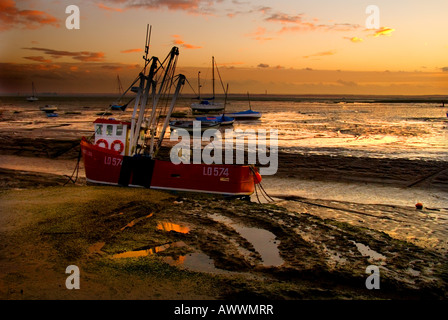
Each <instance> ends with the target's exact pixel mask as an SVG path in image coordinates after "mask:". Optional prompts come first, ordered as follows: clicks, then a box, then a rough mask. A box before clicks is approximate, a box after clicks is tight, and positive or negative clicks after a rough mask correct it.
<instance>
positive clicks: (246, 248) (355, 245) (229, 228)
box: [0, 186, 448, 299]
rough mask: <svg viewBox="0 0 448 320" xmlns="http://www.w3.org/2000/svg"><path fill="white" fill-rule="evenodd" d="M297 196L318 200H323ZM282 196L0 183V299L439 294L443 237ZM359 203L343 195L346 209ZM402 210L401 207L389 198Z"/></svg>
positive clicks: (442, 290) (442, 291) (443, 279)
mask: <svg viewBox="0 0 448 320" xmlns="http://www.w3.org/2000/svg"><path fill="white" fill-rule="evenodd" d="M286 202H288V201H286ZM308 202H309V203H313V204H316V205H320V206H321V207H320V208H321V209H325V208H322V207H323V206H325V205H326V206H328V207H330V206H334V203H333V204H331V203H329V202H328V203H326V204H324V203H323V202H319V203H317V202H312V201H311V202H310V201H308ZM289 203H290V201H289ZM282 204H283V205H284V204H285V201H283V202H282V201H279V202H278V203H277V204H258V203H253V202H248V201H242V200H229V199H222V198H216V197H212V196H206V195H202V196H198V197H194V198H193V197H191V195H190V194H169V193H165V192H158V191H154V190H148V189H127V188H118V187H85V186H65V187H60V186H57V187H42V188H38V189H21V190H4V191H2V193H1V212H2V215H1V227H0V232H1V238H2V242H1V257H2V260H1V261H2V262H1V269H2V273H1V278H0V294H1V297H2V299H237V298H239V297H245V298H252V299H259V298H266V299H446V298H447V274H448V273H447V272H448V270H447V266H448V264H447V262H448V261H447V257H446V250H442V251H439V250H436V247H444V246H445V245H446V242H445V243H444V242H443V240H440V239H439V240H440V241H439V242H438V243H439V244H438V245H435V246H433V247H430V246H428V247H425V246H421V245H418V243H417V244H414V243H412V241H406V240H405V239H400V238H399V237H393V236H391V235H389V234H388V233H386V232H380V231H377V230H375V229H373V228H370V226H369V225H364V226H360V225H358V226H356V225H352V224H348V223H345V222H341V221H338V220H337V219H329V218H322V217H319V216H317V215H316V214H310V213H306V212H305V211H306V210H303V209H304V208H302V210H300V209H298V208H296V209H286V208H285V207H283V206H280V205H282ZM340 205H342V204H340ZM341 208H342V207H340V209H341ZM346 209H348V208H346ZM364 209H366V208H365V207H362V206H358V207H357V206H356V205H354V204H351V205H350V210H351V211H361V210H364ZM389 209H390V208H389ZM406 210H411V209H410V208H397V212H403V211H406ZM414 210H415V209H414ZM366 214H368V212H367V213H366ZM435 236H437V235H435ZM428 237H430V235H428ZM69 265H75V266H77V267H79V270H80V289H79V290H67V288H66V285H65V281H66V279H67V277H68V275H67V274H65V270H66V268H67V266H69ZM369 266H376V267H378V270H379V281H380V282H379V284H380V288H379V289H372V290H369V289H367V287H366V281H367V279H368V277H369V275H370V273H366V269H367V268H368V267H369Z"/></svg>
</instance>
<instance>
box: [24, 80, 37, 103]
mask: <svg viewBox="0 0 448 320" xmlns="http://www.w3.org/2000/svg"><path fill="white" fill-rule="evenodd" d="M31 87H32V90H33V93H32V96H31V97H28V98H26V100H27V101H29V102H34V101H37V100H39V98H38V97H37V96H36V89H35V88H34V82H31Z"/></svg>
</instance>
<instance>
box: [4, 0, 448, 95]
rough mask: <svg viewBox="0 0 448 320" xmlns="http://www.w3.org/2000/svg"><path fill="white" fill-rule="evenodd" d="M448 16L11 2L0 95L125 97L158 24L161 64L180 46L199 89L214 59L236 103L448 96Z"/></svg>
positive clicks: (441, 2) (435, 5) (410, 7)
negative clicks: (247, 99) (249, 97)
mask: <svg viewBox="0 0 448 320" xmlns="http://www.w3.org/2000/svg"><path fill="white" fill-rule="evenodd" d="M69 5H76V6H78V7H79V9H80V29H78V30H77V29H72V30H70V29H67V28H66V19H67V17H69V14H68V13H66V7H67V6H69ZM369 5H375V6H377V7H378V8H379V28H376V29H373V28H366V20H367V19H368V18H369V16H370V14H369V13H366V8H367V7H368V6H369ZM447 14H448V1H446V0H427V1H421V0H394V1H391V0H388V1H385V0H369V1H362V0H341V1H332V0H313V1H311V0H307V1H304V0H303V1H299V0H276V1H272V0H271V1H267V0H259V1H255V0H247V1H246V0H101V1H75V0H71V1H65V0H54V1H51V0H50V1H42V0H21V1H14V0H0V93H1V94H5V93H11V94H17V93H20V94H27V93H29V92H30V90H31V82H32V81H33V82H34V83H35V85H36V88H37V90H38V92H40V93H44V92H56V93H58V94H63V93H114V92H116V77H117V75H119V76H120V79H121V80H122V83H123V85H124V86H126V85H128V84H130V82H131V81H132V80H133V79H134V78H135V77H136V76H137V74H138V72H139V69H140V68H141V66H142V62H143V60H142V55H143V47H144V42H145V36H146V25H147V24H150V25H151V26H152V37H151V51H150V54H151V55H154V56H157V57H159V58H160V59H163V58H165V56H166V55H167V54H168V52H169V50H170V49H171V47H172V46H178V47H179V49H180V56H179V63H178V73H184V74H185V75H186V76H187V78H188V79H189V81H190V82H191V84H192V85H193V86H196V84H197V74H198V71H201V78H202V77H203V78H204V79H203V80H204V81H206V80H207V79H208V81H209V79H210V78H211V71H210V66H211V57H212V56H214V57H215V59H216V62H217V64H218V66H219V71H220V74H221V76H222V78H223V81H224V82H225V83H229V89H230V93H245V92H247V91H250V92H251V93H254V94H257V93H265V92H268V93H270V94H397V95H406V94H411V95H420V94H422V95H428V94H443V95H448V18H447ZM209 82H210V81H209ZM195 90H196V88H195ZM217 91H218V93H219V90H218V88H217ZM184 92H187V93H188V92H191V90H190V89H189V87H188V86H186V87H185V89H184Z"/></svg>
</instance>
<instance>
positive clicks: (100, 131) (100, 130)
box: [95, 124, 103, 136]
mask: <svg viewBox="0 0 448 320" xmlns="http://www.w3.org/2000/svg"><path fill="white" fill-rule="evenodd" d="M95 134H97V135H100V136H101V135H103V125H102V124H97V125H96V129H95Z"/></svg>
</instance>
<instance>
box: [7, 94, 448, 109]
mask: <svg viewBox="0 0 448 320" xmlns="http://www.w3.org/2000/svg"><path fill="white" fill-rule="evenodd" d="M28 96H29V94H26V93H25V94H18V95H12V94H4V93H3V94H2V93H0V98H6V99H11V100H16V99H17V100H21V99H23V100H24V99H26V97H28ZM131 96H132V95H129V97H131ZM39 97H40V98H41V99H47V100H52V99H54V100H59V99H68V98H78V99H83V98H88V99H91V98H98V99H102V98H116V97H117V94H113V93H78V94H74V93H61V94H59V93H42V94H39ZM195 98H196V95H194V94H182V96H181V97H180V98H179V100H190V99H191V100H193V99H195ZM216 99H219V100H222V99H224V95H223V94H217V95H216ZM227 100H230V101H232V100H248V97H247V93H234V94H229V95H228V97H227ZM44 101H45V100H42V101H39V102H44ZM250 101H295V102H323V103H328V102H331V103H341V102H345V103H437V104H441V103H442V102H445V103H446V106H447V107H448V95H446V96H445V95H350V94H338V95H336V94H297V95H285V94H250Z"/></svg>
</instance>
